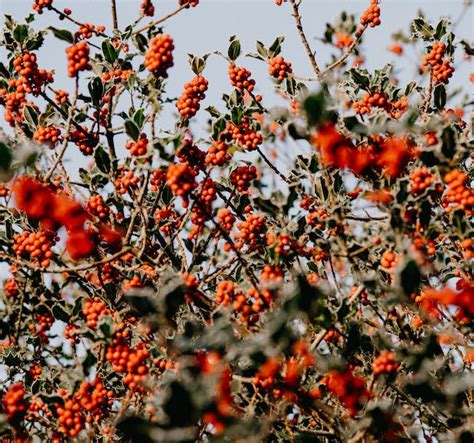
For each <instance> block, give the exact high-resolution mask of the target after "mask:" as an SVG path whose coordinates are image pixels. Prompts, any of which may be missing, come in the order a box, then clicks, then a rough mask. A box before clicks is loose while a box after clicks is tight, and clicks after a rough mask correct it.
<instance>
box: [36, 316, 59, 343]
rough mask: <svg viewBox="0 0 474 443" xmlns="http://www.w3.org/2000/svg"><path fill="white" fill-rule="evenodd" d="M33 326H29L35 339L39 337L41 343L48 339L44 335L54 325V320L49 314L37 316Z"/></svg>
mask: <svg viewBox="0 0 474 443" xmlns="http://www.w3.org/2000/svg"><path fill="white" fill-rule="evenodd" d="M35 323H36V324H35V325H31V326H32V329H33V330H34V332H35V335H36V336H37V337H40V339H41V341H46V340H47V339H48V337H47V335H46V333H47V332H48V331H49V330H50V329H51V327H52V326H53V323H54V318H53V316H52V315H51V314H50V313H49V312H45V313H43V314H38V315H37V316H36V317H35Z"/></svg>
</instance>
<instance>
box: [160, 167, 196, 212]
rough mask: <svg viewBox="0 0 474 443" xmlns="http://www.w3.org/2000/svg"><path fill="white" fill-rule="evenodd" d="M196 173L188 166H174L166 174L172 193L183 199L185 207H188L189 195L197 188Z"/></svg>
mask: <svg viewBox="0 0 474 443" xmlns="http://www.w3.org/2000/svg"><path fill="white" fill-rule="evenodd" d="M196 175H197V173H196V171H195V170H194V169H193V168H191V167H190V166H189V165H188V164H172V165H170V166H169V167H168V171H167V173H166V184H167V185H168V186H169V188H170V189H171V192H172V193H173V194H174V195H176V196H178V197H181V198H182V199H183V206H184V207H185V208H186V207H187V206H188V198H189V194H190V193H191V192H192V191H193V190H194V189H196V188H197V186H198V184H197V182H196Z"/></svg>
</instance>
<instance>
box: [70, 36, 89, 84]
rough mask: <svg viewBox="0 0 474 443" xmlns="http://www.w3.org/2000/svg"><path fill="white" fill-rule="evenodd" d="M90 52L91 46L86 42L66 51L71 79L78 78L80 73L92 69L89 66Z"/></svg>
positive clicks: (81, 42)
mask: <svg viewBox="0 0 474 443" xmlns="http://www.w3.org/2000/svg"><path fill="white" fill-rule="evenodd" d="M89 51H90V49H89V45H88V44H87V42H86V41H84V40H83V41H80V42H79V43H76V44H75V45H72V46H69V48H67V49H66V54H67V61H68V68H67V70H68V75H69V77H77V75H78V74H79V72H80V71H89V70H90V69H92V67H91V65H90V64H89Z"/></svg>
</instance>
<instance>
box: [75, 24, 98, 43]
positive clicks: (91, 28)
mask: <svg viewBox="0 0 474 443" xmlns="http://www.w3.org/2000/svg"><path fill="white" fill-rule="evenodd" d="M104 31H105V26H95V25H93V24H91V23H84V24H82V25H81V27H80V28H79V31H77V32H76V33H75V36H76V39H80V38H83V39H84V40H87V39H89V38H92V36H93V35H94V34H96V35H100V34H102V33H103V32H104Z"/></svg>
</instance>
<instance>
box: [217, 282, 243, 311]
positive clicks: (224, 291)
mask: <svg viewBox="0 0 474 443" xmlns="http://www.w3.org/2000/svg"><path fill="white" fill-rule="evenodd" d="M241 296H243V294H242V292H240V291H238V290H237V288H236V286H235V283H234V282H233V281H230V280H224V281H221V282H219V284H218V285H217V289H216V303H217V304H219V305H222V306H228V305H230V304H231V303H233V302H234V301H235V300H237V299H239V298H240V297H241ZM243 297H244V299H245V296H243ZM244 303H245V300H244Z"/></svg>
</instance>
